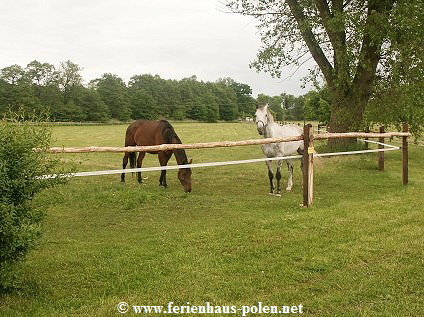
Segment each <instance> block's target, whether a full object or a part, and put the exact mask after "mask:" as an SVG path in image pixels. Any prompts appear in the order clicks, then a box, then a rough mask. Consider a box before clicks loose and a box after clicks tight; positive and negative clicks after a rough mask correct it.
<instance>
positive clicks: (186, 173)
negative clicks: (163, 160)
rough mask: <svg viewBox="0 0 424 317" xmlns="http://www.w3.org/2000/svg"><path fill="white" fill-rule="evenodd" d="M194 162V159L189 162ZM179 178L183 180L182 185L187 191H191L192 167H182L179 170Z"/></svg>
mask: <svg viewBox="0 0 424 317" xmlns="http://www.w3.org/2000/svg"><path fill="white" fill-rule="evenodd" d="M192 162H193V160H192V159H190V161H189V162H188V164H191V163H192ZM178 179H179V180H180V182H181V185H182V186H183V187H184V191H185V192H186V193H190V192H191V169H190V168H180V169H179V170H178Z"/></svg>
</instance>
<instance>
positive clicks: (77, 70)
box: [0, 61, 256, 122]
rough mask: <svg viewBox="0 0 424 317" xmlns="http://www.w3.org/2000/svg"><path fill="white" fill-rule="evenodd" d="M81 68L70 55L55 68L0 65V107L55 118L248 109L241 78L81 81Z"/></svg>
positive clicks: (222, 113)
mask: <svg viewBox="0 0 424 317" xmlns="http://www.w3.org/2000/svg"><path fill="white" fill-rule="evenodd" d="M81 70H82V68H81V67H80V66H78V65H76V64H74V63H72V62H71V61H66V62H63V63H61V64H60V67H58V68H55V67H54V66H53V65H51V64H48V63H40V62H38V61H33V62H31V63H29V64H28V65H27V66H26V67H25V68H22V67H21V66H18V65H12V66H9V67H6V68H3V69H2V70H1V71H0V112H4V111H6V110H7V109H8V108H10V107H12V108H13V107H20V108H28V109H31V110H35V111H37V112H43V111H44V112H49V113H50V115H51V116H52V118H53V119H54V120H57V121H106V120H108V119H116V120H120V121H127V120H130V119H136V118H146V119H153V118H158V117H165V118H168V119H176V120H182V119H193V120H201V121H210V122H214V121H217V120H226V121H230V120H235V119H237V118H239V117H243V116H247V115H251V114H252V112H253V111H254V108H255V107H254V105H255V102H256V101H255V99H254V98H253V97H252V96H251V94H252V90H251V88H250V87H249V86H248V85H246V84H241V83H237V82H236V81H234V80H232V79H231V78H225V79H219V80H217V81H216V82H214V83H212V82H203V81H199V80H197V78H196V76H192V77H189V78H184V79H182V80H166V79H162V78H160V77H159V76H158V75H155V76H152V75H135V76H133V77H132V78H131V79H130V81H129V82H128V84H126V83H125V82H124V81H123V80H122V79H121V78H120V77H118V76H116V75H112V74H104V75H103V76H102V77H101V78H98V79H94V80H92V81H90V82H89V84H88V85H87V86H84V85H83V79H82V76H81Z"/></svg>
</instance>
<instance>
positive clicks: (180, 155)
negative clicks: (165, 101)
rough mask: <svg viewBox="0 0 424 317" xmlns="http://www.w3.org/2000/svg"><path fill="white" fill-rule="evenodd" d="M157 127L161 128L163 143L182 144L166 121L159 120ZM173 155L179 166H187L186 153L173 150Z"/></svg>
mask: <svg viewBox="0 0 424 317" xmlns="http://www.w3.org/2000/svg"><path fill="white" fill-rule="evenodd" d="M159 125H160V127H161V128H162V135H163V138H164V140H165V143H167V144H181V143H182V142H181V140H180V138H179V137H178V135H177V133H176V132H175V130H174V128H173V127H172V125H171V124H170V123H169V122H168V121H166V120H160V123H159ZM174 155H175V157H176V159H177V161H178V162H179V164H187V163H188V159H187V155H186V152H185V151H184V149H175V150H174Z"/></svg>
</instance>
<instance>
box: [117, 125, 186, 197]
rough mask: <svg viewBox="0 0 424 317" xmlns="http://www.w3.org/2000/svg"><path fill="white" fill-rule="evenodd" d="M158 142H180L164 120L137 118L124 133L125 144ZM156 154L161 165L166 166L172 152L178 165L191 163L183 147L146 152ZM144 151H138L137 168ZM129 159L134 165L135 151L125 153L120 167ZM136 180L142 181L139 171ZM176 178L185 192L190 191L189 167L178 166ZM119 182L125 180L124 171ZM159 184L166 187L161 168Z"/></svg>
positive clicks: (123, 166) (164, 174) (139, 144)
mask: <svg viewBox="0 0 424 317" xmlns="http://www.w3.org/2000/svg"><path fill="white" fill-rule="evenodd" d="M159 144H181V140H180V138H179V137H178V135H177V134H176V133H175V130H174V128H173V127H172V126H171V124H170V123H169V122H168V121H166V120H160V121H150V120H137V121H134V122H133V123H131V124H130V125H129V126H128V128H127V132H126V134H125V146H137V145H138V146H143V145H159ZM148 153H150V154H157V155H158V158H159V163H160V165H161V166H166V164H168V161H169V159H170V158H171V156H172V154H174V156H175V159H176V160H177V163H178V165H184V164H191V162H192V160H190V161H188V160H187V156H186V153H185V151H184V150H183V149H175V150H170V151H155V152H148ZM145 155H146V152H140V153H139V154H138V159H137V168H140V167H141V165H142V162H143V158H144V156H145ZM128 159H129V160H130V166H131V167H132V168H134V167H135V165H136V152H131V153H128V152H127V153H125V155H124V158H123V160H122V168H123V169H125V168H126V166H127V164H128ZM137 176H138V182H139V183H142V182H143V179H142V177H141V172H137ZM178 179H179V180H180V182H181V185H182V186H183V187H184V191H185V192H186V193H189V192H191V169H190V168H180V169H179V171H178ZM121 182H125V173H122V174H121ZM159 186H163V187H168V184H167V183H166V170H162V171H161V174H160V178H159Z"/></svg>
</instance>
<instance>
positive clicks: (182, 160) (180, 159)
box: [171, 137, 188, 165]
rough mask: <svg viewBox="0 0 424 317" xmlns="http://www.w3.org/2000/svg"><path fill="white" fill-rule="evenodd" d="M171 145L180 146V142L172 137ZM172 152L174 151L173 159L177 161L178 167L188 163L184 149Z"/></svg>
mask: <svg viewBox="0 0 424 317" xmlns="http://www.w3.org/2000/svg"><path fill="white" fill-rule="evenodd" d="M171 143H172V144H181V140H180V139H179V138H178V137H173V138H172V139H171ZM173 151H174V156H175V159H176V160H177V163H178V165H181V164H187V163H188V159H187V155H186V152H185V150H184V149H175V150H173Z"/></svg>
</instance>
